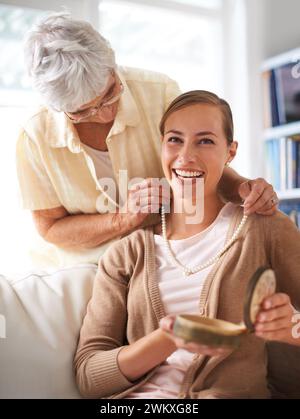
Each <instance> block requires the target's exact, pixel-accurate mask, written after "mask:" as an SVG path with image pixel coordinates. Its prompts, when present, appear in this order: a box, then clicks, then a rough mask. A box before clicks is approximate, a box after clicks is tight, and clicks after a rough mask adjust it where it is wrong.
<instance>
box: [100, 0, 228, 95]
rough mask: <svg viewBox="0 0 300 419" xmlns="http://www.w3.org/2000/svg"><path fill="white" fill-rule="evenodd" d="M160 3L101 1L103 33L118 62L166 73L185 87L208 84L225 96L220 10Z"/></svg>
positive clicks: (209, 87) (199, 86)
mask: <svg viewBox="0 0 300 419" xmlns="http://www.w3.org/2000/svg"><path fill="white" fill-rule="evenodd" d="M168 3H170V2H168ZM188 3H191V2H188ZM193 3H195V4H197V5H199V4H201V5H204V4H205V3H206V2H204V1H203V2H202V1H200V2H193ZM161 5H162V6H161V7H154V6H151V5H149V4H148V2H147V4H146V3H145V4H137V3H136V2H130V1H120V0H102V1H101V2H100V4H99V11H100V32H101V33H102V34H103V35H104V36H105V37H106V38H107V39H108V40H109V41H110V43H111V45H112V47H113V48H114V50H115V52H116V58H117V62H118V64H121V65H125V66H130V67H139V68H145V69H148V70H153V71H158V72H162V73H165V74H167V75H169V76H170V77H172V78H174V79H175V80H176V81H177V82H178V83H179V84H180V87H181V88H182V89H183V90H185V91H186V90H192V89H205V90H212V91H214V92H216V93H218V94H220V95H221V94H222V93H223V76H222V74H223V71H222V20H221V14H220V15H219V16H215V15H212V16H210V15H201V9H199V13H196V14H195V13H193V14H192V13H190V12H189V11H188V10H187V11H186V12H184V11H182V10H180V11H179V10H172V9H170V7H168V8H164V7H163V2H161Z"/></svg>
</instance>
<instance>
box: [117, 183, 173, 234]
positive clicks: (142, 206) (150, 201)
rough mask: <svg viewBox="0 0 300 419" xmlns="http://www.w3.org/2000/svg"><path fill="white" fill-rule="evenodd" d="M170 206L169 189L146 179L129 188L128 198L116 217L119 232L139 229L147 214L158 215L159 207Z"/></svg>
mask: <svg viewBox="0 0 300 419" xmlns="http://www.w3.org/2000/svg"><path fill="white" fill-rule="evenodd" d="M163 204H164V205H166V206H169V205H170V189H168V188H167V187H166V186H165V187H162V186H161V185H159V184H157V182H156V179H152V178H148V179H145V180H144V181H143V182H140V183H137V184H135V185H134V186H133V187H131V188H130V190H129V193H128V198H127V201H126V202H125V204H124V205H123V207H122V208H121V210H120V211H119V212H118V216H119V217H120V218H121V223H120V224H121V226H120V230H121V231H122V232H124V230H125V231H126V232H128V231H130V230H132V229H134V228H136V227H139V226H140V225H141V224H142V223H143V221H144V220H145V219H146V218H147V216H148V215H149V214H158V213H159V208H160V207H161V205H163Z"/></svg>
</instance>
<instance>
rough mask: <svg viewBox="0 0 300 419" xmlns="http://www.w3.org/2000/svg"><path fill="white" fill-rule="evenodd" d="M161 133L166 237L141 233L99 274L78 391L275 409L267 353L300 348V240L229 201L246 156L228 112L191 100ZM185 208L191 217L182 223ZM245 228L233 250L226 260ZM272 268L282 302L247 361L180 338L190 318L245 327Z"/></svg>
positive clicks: (251, 339)
mask: <svg viewBox="0 0 300 419" xmlns="http://www.w3.org/2000/svg"><path fill="white" fill-rule="evenodd" d="M160 129H161V135H162V154H161V158H162V166H163V170H164V174H165V177H166V179H167V181H168V182H169V184H170V186H171V190H172V197H173V199H172V202H171V211H170V213H169V214H166V215H165V216H164V213H162V226H164V227H165V228H164V229H163V228H161V227H155V228H153V227H149V228H147V229H145V230H142V229H140V230H138V231H135V232H134V233H132V234H131V235H129V236H127V237H126V238H124V239H122V240H121V241H119V242H118V243H115V244H114V245H113V246H112V247H111V248H110V249H109V250H108V251H107V252H106V253H105V255H104V256H103V257H102V259H101V261H100V262H99V271H98V274H97V277H96V280H95V284H94V290H93V296H92V299H91V301H90V303H89V305H88V309H87V314H86V317H85V319H84V323H83V326H82V329H81V333H80V340H79V345H78V349H77V353H76V356H75V361H74V365H75V371H76V377H77V382H78V386H79V389H80V391H81V393H82V394H83V395H84V396H86V397H112V398H211V397H215V398H222V397H233V398H234V397H262V398H265V397H269V390H268V387H267V381H266V375H267V365H266V358H265V344H266V341H267V340H274V341H279V342H284V343H287V344H289V345H296V346H297V345H298V346H300V339H299V338H298V339H296V337H295V336H294V337H293V334H292V326H293V323H292V317H293V306H292V305H291V301H290V298H291V300H292V303H293V305H294V307H296V306H297V307H300V281H299V278H298V275H299V269H300V232H299V231H298V230H297V228H296V226H294V224H293V223H292V222H291V221H290V220H289V219H288V218H287V217H286V216H284V215H283V214H282V213H279V212H277V213H276V214H275V215H274V216H273V217H267V216H257V215H251V216H249V217H248V218H247V219H245V218H244V216H243V209H242V208H241V207H239V206H235V205H234V204H232V203H227V204H225V203H224V202H223V201H222V200H221V199H220V197H219V195H218V193H217V185H218V182H219V180H220V178H221V177H222V173H223V171H224V168H225V167H226V165H228V164H229V163H230V162H231V161H232V160H233V158H234V157H235V154H236V151H237V143H236V142H235V141H233V122H232V114H231V110H230V107H229V105H228V104H227V103H226V102H225V101H224V100H222V99H220V98H218V97H217V96H216V95H214V94H212V93H210V92H205V91H194V92H188V93H185V94H183V95H181V96H179V97H178V98H177V99H175V100H174V101H173V102H172V103H171V105H170V106H169V108H168V109H167V111H166V112H165V114H164V116H163V118H162V121H161V125H160ZM197 179H199V180H197ZM201 180H202V181H203V182H204V215H203V217H202V219H201V220H199V222H197V223H193V224H191V223H187V217H188V216H189V217H190V215H191V214H190V213H189V214H187V213H185V211H184V210H185V208H187V206H188V205H190V206H191V204H194V205H196V206H201V205H203V202H197V201H196V200H195V199H194V198H195V195H196V194H195V188H196V187H197V183H198V182H199V181H200V182H201ZM187 183H189V185H192V192H193V193H192V194H190V195H188V196H186V194H184V193H183V191H184V188H185V186H186V185H187ZM179 204H182V205H181V207H182V209H183V211H182V212H178V211H175V208H178V207H179ZM196 209H197V208H196ZM240 225H242V228H241V230H240V233H239V235H238V236H237V238H236V239H235V240H234V241H233V244H232V245H231V246H230V248H229V249H228V250H227V251H226V252H225V253H224V254H223V255H222V256H221V257H220V258H215V256H216V255H217V254H218V253H219V252H220V251H221V250H222V249H223V248H224V246H225V243H227V241H228V240H230V238H232V236H233V235H234V232H235V231H236V230H237V228H238V227H239V226H240ZM164 230H165V232H166V235H165V236H166V237H163V234H162V232H163V231H164ZM166 244H167V245H168V246H170V247H171V250H172V256H170V253H169V252H168V251H167V247H168V246H166ZM208 261H210V262H211V263H207V262H208ZM263 265H268V266H270V267H272V268H273V269H274V270H275V273H276V276H277V280H278V283H279V289H280V291H281V292H280V293H276V294H275V295H273V296H272V297H270V298H268V299H266V300H265V301H264V302H263V304H262V307H261V311H260V313H259V314H258V316H257V323H256V329H255V333H253V334H249V335H247V337H246V338H245V340H244V341H243V343H242V345H241V347H240V348H239V349H238V350H236V351H228V350H226V349H224V348H218V349H212V348H207V347H201V346H199V345H196V344H187V345H184V343H183V342H181V341H180V340H178V339H176V338H175V337H174V336H173V335H172V325H173V322H174V317H175V316H176V315H177V314H179V313H195V312H196V313H199V314H200V315H203V316H207V317H212V318H219V319H223V320H227V321H230V322H233V323H239V322H241V321H242V320H243V301H244V297H245V293H246V288H247V283H248V281H249V279H250V277H251V276H252V274H253V273H254V272H255V270H256V269H257V268H258V267H260V266H263ZM187 270H191V272H190V275H188V276H187V275H185V271H187ZM166 332H168V333H166Z"/></svg>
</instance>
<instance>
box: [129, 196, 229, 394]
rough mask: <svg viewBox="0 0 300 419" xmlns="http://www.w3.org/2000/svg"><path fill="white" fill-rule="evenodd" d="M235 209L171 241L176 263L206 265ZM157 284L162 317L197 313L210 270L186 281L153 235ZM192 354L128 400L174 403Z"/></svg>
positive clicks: (178, 356)
mask: <svg viewBox="0 0 300 419" xmlns="http://www.w3.org/2000/svg"><path fill="white" fill-rule="evenodd" d="M235 208H236V207H235V205H233V204H231V203H228V204H226V205H225V206H224V207H223V208H222V210H221V211H220V213H219V215H218V217H217V218H216V219H215V221H214V222H213V223H212V224H211V225H210V226H209V227H208V228H207V229H206V230H204V231H202V232H201V233H199V234H196V235H195V236H192V237H189V238H187V239H183V240H170V243H171V248H172V250H173V251H174V253H175V254H176V257H177V259H178V260H179V261H180V262H181V263H183V264H184V265H187V266H189V267H193V266H196V265H199V264H202V263H205V262H206V261H207V260H208V259H209V258H211V257H213V256H215V255H216V254H217V253H218V252H219V251H220V250H221V249H222V247H223V246H224V245H225V241H226V236H227V231H228V228H229V224H230V219H231V217H232V215H233V213H234V211H235ZM154 240H155V252H156V268H157V280H158V285H159V291H160V296H161V299H162V302H163V305H164V309H165V313H166V315H167V314H180V313H190V314H191V313H199V300H200V294H201V291H202V287H203V284H204V282H205V279H206V277H207V275H208V274H209V272H210V270H211V269H212V266H210V267H208V268H206V269H204V270H202V271H200V272H198V273H196V274H194V275H191V276H189V277H185V276H184V275H183V273H182V271H181V270H180V269H179V268H178V267H177V266H174V265H173V264H172V261H171V260H169V256H168V253H167V251H166V248H165V245H164V241H163V238H162V236H159V235H155V236H154ZM193 357H194V354H193V353H191V352H188V351H186V350H184V349H178V350H177V351H175V352H174V353H173V354H172V355H171V356H169V358H167V359H166V361H165V362H164V363H163V364H162V365H161V366H160V368H159V369H158V370H157V372H156V373H155V374H154V375H153V377H151V378H150V380H149V381H148V382H147V383H145V384H144V385H143V386H142V387H140V388H139V389H137V390H136V391H134V392H132V393H131V394H129V396H127V397H128V398H130V399H132V398H147V399H152V398H158V399H176V398H178V394H179V392H180V388H181V383H182V381H183V378H184V375H185V373H186V371H187V370H188V368H189V366H190V364H191V362H192V360H193Z"/></svg>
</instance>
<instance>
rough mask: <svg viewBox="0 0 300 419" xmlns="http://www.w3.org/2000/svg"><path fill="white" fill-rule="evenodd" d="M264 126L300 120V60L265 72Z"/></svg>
mask: <svg viewBox="0 0 300 419" xmlns="http://www.w3.org/2000/svg"><path fill="white" fill-rule="evenodd" d="M263 96H264V109H265V111H264V126H265V128H269V127H277V126H280V125H285V124H289V123H291V122H296V121H300V61H298V62H297V61H296V62H290V63H287V64H284V65H281V66H279V67H276V68H274V69H271V70H269V71H265V72H264V73H263Z"/></svg>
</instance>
